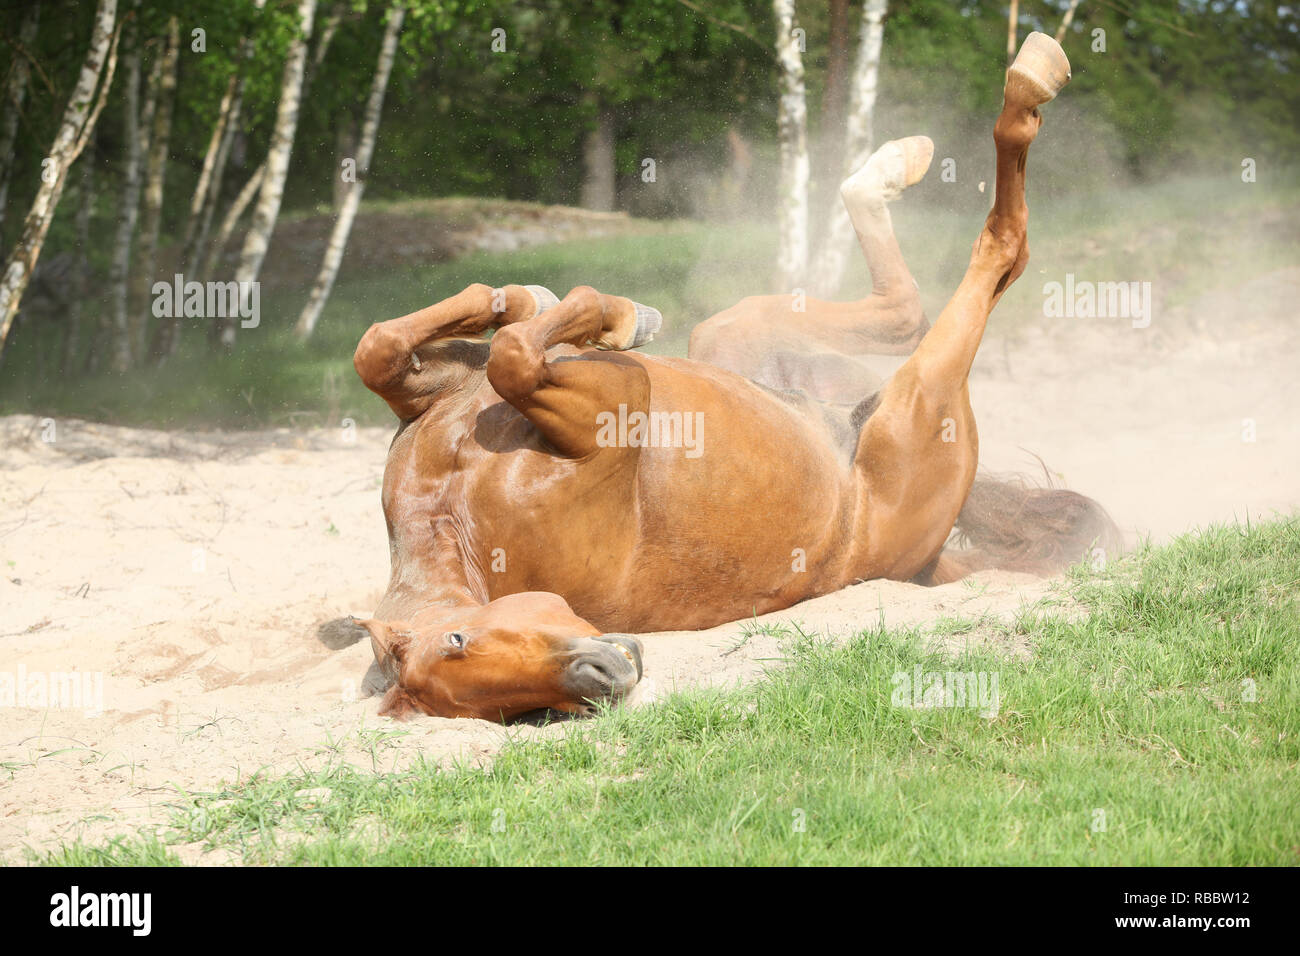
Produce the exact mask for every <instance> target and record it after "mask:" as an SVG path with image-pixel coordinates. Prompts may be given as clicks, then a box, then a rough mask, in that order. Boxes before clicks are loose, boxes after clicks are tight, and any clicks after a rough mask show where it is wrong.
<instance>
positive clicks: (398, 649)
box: [357, 618, 411, 684]
mask: <svg viewBox="0 0 1300 956" xmlns="http://www.w3.org/2000/svg"><path fill="white" fill-rule="evenodd" d="M357 623H359V624H360V625H361V626H362V627H364V628H365V629H366V630H367V631H369V632H370V649H371V650H373V651H374V652H375V662H376V663H377V664H378V665H379V669H380V670H381V671H382V672H383V674H384V676H385V677H387V678H388V680H389V682H391V683H394V684H396V683H397V678H398V676H399V675H400V674H401V672H402V661H403V660H405V659H406V651H407V649H408V648H409V647H410V644H411V631H410V625H409V624H406V623H404V622H399V621H380V620H376V619H375V618H369V619H367V620H364V621H358V622H357Z"/></svg>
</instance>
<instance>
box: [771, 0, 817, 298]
mask: <svg viewBox="0 0 1300 956" xmlns="http://www.w3.org/2000/svg"><path fill="white" fill-rule="evenodd" d="M772 9H773V12H774V13H775V15H776V55H777V62H778V63H779V64H780V68H781V99H780V106H779V111H778V128H779V129H778V135H779V137H780V141H781V186H780V197H779V200H778V202H779V215H778V230H779V237H778V239H779V241H778V246H777V254H776V266H777V274H778V277H779V278H778V281H779V283H780V286H781V289H782V290H783V291H792V290H794V289H796V288H802V287H805V286H806V282H807V268H808V181H809V178H810V170H809V160H808V101H807V96H806V95H805V93H804V80H803V51H802V50H800V48H799V47H800V42H799V40H798V39H797V38H796V36H795V33H794V30H795V26H794V0H773V3H772ZM801 35H802V34H801Z"/></svg>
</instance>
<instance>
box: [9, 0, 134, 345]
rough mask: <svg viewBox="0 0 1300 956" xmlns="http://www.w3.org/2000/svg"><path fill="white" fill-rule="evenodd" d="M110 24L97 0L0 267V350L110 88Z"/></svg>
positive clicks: (114, 35)
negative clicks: (55, 125) (59, 114)
mask: <svg viewBox="0 0 1300 956" xmlns="http://www.w3.org/2000/svg"><path fill="white" fill-rule="evenodd" d="M116 19H117V0H99V5H98V6H97V7H96V10H95V19H94V26H93V28H92V29H91V34H90V47H89V48H88V49H87V51H86V56H85V58H84V59H83V61H82V64H81V72H80V74H79V75H78V77H77V85H76V86H75V87H74V88H73V91H72V95H71V96H70V97H68V104H67V106H66V107H65V108H64V111H63V118H62V119H61V121H60V123H59V130H58V132H57V133H56V134H55V136H54V142H53V144H52V145H51V147H50V153H49V155H48V156H47V157H46V158H45V159H44V160H43V161H42V163H41V185H40V188H39V189H38V190H37V191H36V198H35V200H33V202H32V207H31V210H30V211H29V212H28V213H27V218H26V219H25V220H24V222H23V230H22V234H21V235H20V236H19V238H18V242H17V244H16V245H15V246H14V250H13V252H12V253H11V254H10V256H9V260H8V262H7V263H6V264H5V268H4V274H3V277H0V349H3V348H4V343H5V342H6V340H7V339H8V338H9V330H10V329H11V328H12V327H13V321H14V316H15V315H16V314H17V313H18V304H19V302H20V301H21V300H22V296H23V292H24V291H25V290H26V288H27V283H28V282H30V281H31V277H32V269H33V268H35V266H36V260H37V259H39V258H40V255H41V246H43V245H44V244H45V237H46V235H47V234H48V233H49V230H50V221H51V220H52V219H53V218H54V210H55V209H56V208H57V207H58V204H59V198H60V197H61V196H62V195H63V187H64V185H65V183H66V182H67V178H68V169H69V167H71V166H72V164H73V162H75V161H76V159H77V157H78V156H79V155H80V154H81V151H82V150H83V149H85V147H86V141H87V140H88V139H89V138H90V133H91V132H92V131H93V130H94V128H95V123H96V121H98V119H99V114H100V112H101V111H102V110H103V108H104V102H105V100H107V98H108V91H109V88H110V87H111V86H112V84H113V71H114V70H115V69H116V67H117V40H118V32H117V31H116V30H114V22H115V21H116ZM96 87H99V96H98V98H96V96H95V89H96ZM92 104H93V106H92Z"/></svg>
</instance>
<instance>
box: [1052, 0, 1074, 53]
mask: <svg viewBox="0 0 1300 956" xmlns="http://www.w3.org/2000/svg"><path fill="white" fill-rule="evenodd" d="M1078 8H1079V0H1070V6H1069V8H1068V9H1067V10H1066V11H1065V16H1064V17H1062V18H1061V25H1060V26H1059V27H1057V28H1056V42H1057V43H1064V42H1065V34H1066V31H1067V30H1069V29H1070V24H1071V23H1073V22H1074V11H1075V10H1077V9H1078Z"/></svg>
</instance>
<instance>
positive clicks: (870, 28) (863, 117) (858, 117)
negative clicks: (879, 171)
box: [812, 0, 886, 296]
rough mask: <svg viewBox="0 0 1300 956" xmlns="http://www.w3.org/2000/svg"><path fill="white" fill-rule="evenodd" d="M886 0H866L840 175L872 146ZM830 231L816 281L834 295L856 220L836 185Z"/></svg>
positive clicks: (844, 175) (855, 167)
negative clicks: (853, 218)
mask: <svg viewBox="0 0 1300 956" xmlns="http://www.w3.org/2000/svg"><path fill="white" fill-rule="evenodd" d="M885 9H886V0H867V2H866V4H865V5H864V6H863V8H862V26H861V30H860V33H859V39H858V53H857V58H856V59H855V61H854V64H853V79H852V88H851V90H850V92H849V114H848V119H847V121H846V124H845V131H844V162H843V166H842V167H841V170H840V179H841V180H843V179H847V178H848V177H849V176H851V175H853V173H855V172H857V171H858V170H859V169H861V168H862V166H863V165H864V164H865V163H866V161H867V159H868V158H869V157H870V156H871V150H872V148H873V147H874V145H875V144H874V142H873V140H874V138H875V134H874V120H875V112H876V91H877V89H878V83H879V77H880V47H881V41H882V40H883V38H884V32H885V30H884V18H885ZM825 222H826V231H825V234H824V237H823V239H822V241H821V245H820V246H819V247H818V252H817V261H816V264H815V267H814V271H813V282H812V286H813V288H814V289H816V290H817V292H818V293H819V294H821V295H828V296H829V295H834V294H835V292H836V290H837V289H838V288H839V285H840V280H841V279H842V278H843V276H844V267H845V266H846V265H847V264H848V257H849V254H850V252H851V250H852V248H853V245H854V238H853V222H852V221H851V220H850V219H849V214H848V211H847V210H845V208H844V203H843V201H842V200H841V199H840V196H839V191H838V190H836V191H835V193H834V195H832V196H831V197H830V208H829V209H827V211H826V218H825Z"/></svg>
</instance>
